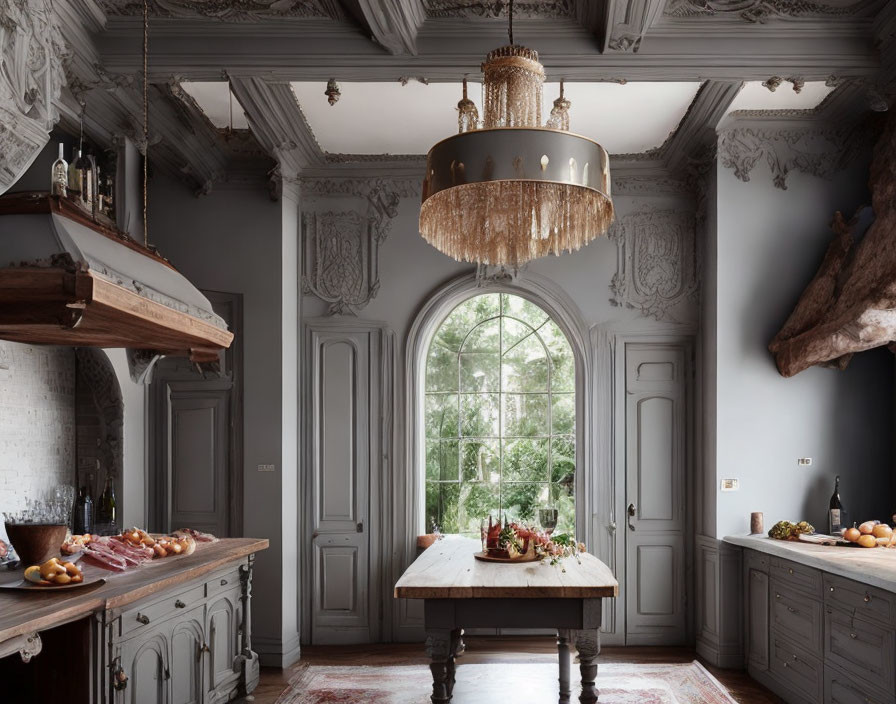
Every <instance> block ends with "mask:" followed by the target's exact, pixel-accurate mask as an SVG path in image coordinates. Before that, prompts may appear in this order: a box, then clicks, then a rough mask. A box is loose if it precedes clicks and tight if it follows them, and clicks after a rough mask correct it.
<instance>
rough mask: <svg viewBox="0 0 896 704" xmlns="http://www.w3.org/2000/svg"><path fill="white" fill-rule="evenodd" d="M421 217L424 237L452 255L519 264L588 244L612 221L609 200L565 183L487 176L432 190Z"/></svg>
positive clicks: (468, 259)
mask: <svg viewBox="0 0 896 704" xmlns="http://www.w3.org/2000/svg"><path fill="white" fill-rule="evenodd" d="M420 216H421V217H420V224H421V235H422V236H423V238H424V239H425V240H426V241H427V242H429V243H430V244H431V245H433V246H434V247H435V248H436V249H438V250H439V251H441V252H444V253H445V254H447V255H449V256H451V257H453V258H454V259H457V260H459V261H467V262H479V263H482V264H494V265H498V264H503V265H505V266H510V267H512V268H519V266H520V265H521V264H524V263H525V262H527V261H529V260H531V259H536V258H538V257H543V256H546V255H548V254H554V255H559V254H562V253H563V252H573V251H576V250H578V249H580V248H581V247H583V246H584V245H586V244H588V242H590V241H591V240H592V239H593V238H594V232H595V231H605V230H606V229H607V228H608V227H609V226H610V224H611V223H612V221H613V204H612V201H610V199H609V198H607V197H606V196H605V195H604V194H603V193H600V192H599V191H595V190H592V189H589V188H581V187H578V186H575V185H570V184H565V183H550V182H542V181H490V182H484V183H470V184H465V185H462V186H457V187H455V188H451V189H448V190H444V191H441V192H439V193H436V194H434V195H433V196H431V197H430V198H429V199H427V200H426V202H424V203H423V205H422V208H421V213H420Z"/></svg>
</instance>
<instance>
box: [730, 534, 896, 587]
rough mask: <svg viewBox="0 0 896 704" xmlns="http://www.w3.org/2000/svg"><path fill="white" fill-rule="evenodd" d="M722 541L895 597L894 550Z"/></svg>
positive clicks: (744, 538) (746, 538)
mask: <svg viewBox="0 0 896 704" xmlns="http://www.w3.org/2000/svg"><path fill="white" fill-rule="evenodd" d="M723 540H724V542H726V543H730V544H731V545H739V546H740V547H743V548H750V549H752V550H758V551H759V552H764V553H767V554H769V555H775V556H776V557H781V558H783V559H785V560H793V561H794V562H797V563H799V564H801V565H806V566H807V567H814V568H816V569H819V570H821V571H822V572H829V573H830V574H836V575H839V576H840V577H846V579H853V580H855V581H856V582H861V583H862V584H869V585H871V586H872V587H878V588H880V589H884V590H886V591H888V592H894V593H896V550H893V549H888V548H860V547H854V548H853V547H846V546H840V545H813V544H811V543H804V542H799V541H795V540H772V539H771V538H768V537H765V536H762V535H729V536H725V538H723Z"/></svg>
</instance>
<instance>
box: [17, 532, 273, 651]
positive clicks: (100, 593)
mask: <svg viewBox="0 0 896 704" xmlns="http://www.w3.org/2000/svg"><path fill="white" fill-rule="evenodd" d="M267 548H268V541H267V540H266V539H256V538H224V539H222V540H219V541H218V542H217V543H209V544H203V543H200V544H199V545H197V546H196V552H194V553H193V554H192V555H189V556H176V557H167V558H164V559H161V560H153V561H152V562H150V563H148V564H146V565H142V566H140V567H136V568H134V569H131V570H128V571H126V572H122V573H114V572H108V571H106V570H102V569H99V568H98V567H92V566H90V565H85V566H84V576H85V578H86V579H91V578H93V577H97V576H100V577H106V583H105V584H102V585H100V586H98V587H90V586H87V587H84V588H83V589H72V590H66V591H58V592H51V591H35V592H23V591H19V590H12V589H0V643H2V642H4V641H6V640H9V639H10V638H15V637H16V636H19V635H23V634H25V633H33V632H35V631H41V630H45V629H48V628H53V627H55V626H60V625H62V624H64V623H69V622H71V621H76V620H78V619H80V618H84V617H85V616H88V615H90V614H91V613H95V612H98V611H104V610H107V609H116V608H120V607H122V606H126V605H128V604H131V603H133V602H135V601H138V600H140V599H144V598H146V597H148V596H152V595H153V594H156V593H158V592H161V591H163V590H166V589H170V588H172V587H176V586H178V585H180V584H183V583H185V582H189V581H190V580H193V579H196V578H198V577H202V576H204V575H206V574H208V573H210V572H213V571H215V570H217V569H218V568H220V567H223V566H224V565H226V564H228V563H231V562H233V561H235V560H239V559H241V558H244V557H247V556H248V555H251V554H252V553H256V552H259V551H261V550H266V549H267ZM22 574H23V572H22V570H15V571H10V572H0V584H4V583H13V582H20V581H21V580H22Z"/></svg>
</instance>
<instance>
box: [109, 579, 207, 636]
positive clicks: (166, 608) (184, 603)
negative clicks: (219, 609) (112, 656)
mask: <svg viewBox="0 0 896 704" xmlns="http://www.w3.org/2000/svg"><path fill="white" fill-rule="evenodd" d="M204 599H205V585H204V584H200V585H198V586H196V587H193V588H192V589H187V590H185V591H182V592H179V593H177V594H172V595H171V596H168V597H165V598H164V599H160V600H158V601H154V602H152V603H151V604H146V605H142V604H141V605H140V606H135V607H133V608H129V609H128V610H127V611H123V612H122V613H121V631H120V632H121V635H122V636H126V635H129V634H131V633H134V632H136V631H140V630H141V629H144V630H145V629H148V628H150V627H152V626H153V625H155V624H156V623H159V622H160V621H164V620H165V619H168V618H171V617H172V616H177V615H179V614H182V613H184V612H186V611H189V610H190V609H192V608H193V607H194V606H197V605H201V604H202V602H203V600H204Z"/></svg>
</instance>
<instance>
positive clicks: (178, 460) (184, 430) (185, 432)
mask: <svg viewBox="0 0 896 704" xmlns="http://www.w3.org/2000/svg"><path fill="white" fill-rule="evenodd" d="M231 386H232V384H231V382H230V381H226V380H225V381H218V382H199V383H196V382H180V381H171V382H168V413H169V416H168V422H169V424H170V437H171V446H170V448H169V462H170V467H169V471H168V476H169V477H170V478H171V480H170V481H171V499H170V508H169V521H168V522H169V525H170V526H171V528H172V529H177V528H183V527H191V528H195V529H196V530H201V531H205V532H209V533H212V534H213V535H222V536H223V535H229V533H230V531H229V529H228V517H229V513H230V511H229V506H228V490H227V485H228V478H229V473H228V467H229V464H230V455H229V437H228V429H229V428H228V426H229V420H230V407H229V406H230V390H231Z"/></svg>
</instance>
